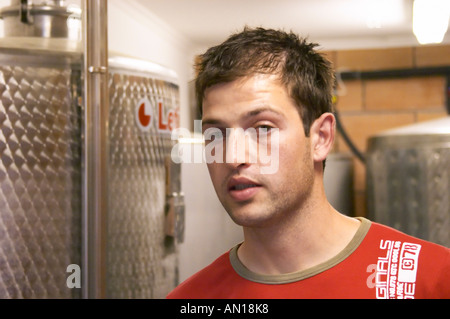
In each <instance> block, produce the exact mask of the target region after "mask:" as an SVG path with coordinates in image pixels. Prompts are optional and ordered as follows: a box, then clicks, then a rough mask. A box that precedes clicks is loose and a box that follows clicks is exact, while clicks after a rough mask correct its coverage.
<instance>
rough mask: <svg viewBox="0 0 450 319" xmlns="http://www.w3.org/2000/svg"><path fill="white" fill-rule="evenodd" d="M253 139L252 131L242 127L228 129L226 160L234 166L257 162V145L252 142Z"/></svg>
mask: <svg viewBox="0 0 450 319" xmlns="http://www.w3.org/2000/svg"><path fill="white" fill-rule="evenodd" d="M253 139H254V137H253V136H251V132H250V133H249V132H247V131H244V129H242V128H232V129H227V136H226V158H225V162H226V163H227V164H228V165H231V166H234V167H237V166H240V165H242V164H251V163H256V152H255V151H256V145H254V144H255V143H253V142H252V141H253Z"/></svg>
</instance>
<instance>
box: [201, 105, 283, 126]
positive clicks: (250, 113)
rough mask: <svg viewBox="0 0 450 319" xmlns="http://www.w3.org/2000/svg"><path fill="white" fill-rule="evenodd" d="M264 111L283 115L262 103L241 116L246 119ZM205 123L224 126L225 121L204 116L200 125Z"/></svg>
mask: <svg viewBox="0 0 450 319" xmlns="http://www.w3.org/2000/svg"><path fill="white" fill-rule="evenodd" d="M264 112H270V113H273V114H275V115H276V116H284V115H283V114H282V113H280V112H279V111H277V110H275V109H274V108H272V107H270V106H268V105H267V106H266V105H264V106H261V107H258V108H256V109H254V110H251V111H248V112H247V113H245V114H244V116H243V117H242V118H243V119H244V120H247V119H248V118H251V117H254V116H257V115H259V114H261V113H264ZM205 125H211V126H224V125H225V123H224V122H223V121H222V120H220V119H215V118H205V119H202V126H205Z"/></svg>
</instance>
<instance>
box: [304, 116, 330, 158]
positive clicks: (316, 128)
mask: <svg viewBox="0 0 450 319" xmlns="http://www.w3.org/2000/svg"><path fill="white" fill-rule="evenodd" d="M335 131H336V119H335V117H334V115H333V114H332V113H324V114H322V115H321V116H320V117H319V118H318V119H316V120H315V121H314V123H313V124H312V126H311V130H310V137H311V148H312V155H313V159H314V162H323V161H324V160H325V159H326V157H327V155H328V153H329V152H330V151H331V149H332V147H333V143H334V137H335Z"/></svg>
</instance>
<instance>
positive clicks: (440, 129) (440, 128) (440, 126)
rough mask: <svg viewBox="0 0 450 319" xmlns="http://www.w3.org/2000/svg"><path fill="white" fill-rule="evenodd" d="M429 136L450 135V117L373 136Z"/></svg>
mask: <svg viewBox="0 0 450 319" xmlns="http://www.w3.org/2000/svg"><path fill="white" fill-rule="evenodd" d="M430 134H450V116H447V117H443V118H439V119H436V120H431V121H426V122H421V123H416V124H412V125H407V126H401V127H398V128H394V129H391V130H387V131H384V132H381V133H379V134H376V135H375V136H391V135H430Z"/></svg>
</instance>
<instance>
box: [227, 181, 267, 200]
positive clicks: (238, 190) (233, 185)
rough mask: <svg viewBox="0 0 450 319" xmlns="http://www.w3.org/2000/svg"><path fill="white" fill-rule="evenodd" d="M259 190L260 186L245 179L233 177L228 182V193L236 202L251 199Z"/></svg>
mask: <svg viewBox="0 0 450 319" xmlns="http://www.w3.org/2000/svg"><path fill="white" fill-rule="evenodd" d="M260 188H261V185H260V184H258V183H256V182H254V181H252V180H250V179H248V178H246V177H234V178H232V179H230V181H229V182H228V192H229V194H230V196H231V197H232V198H233V199H235V200H237V201H245V200H249V199H251V198H252V197H253V196H254V195H255V194H256V193H257V192H258V190H259V189H260Z"/></svg>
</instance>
